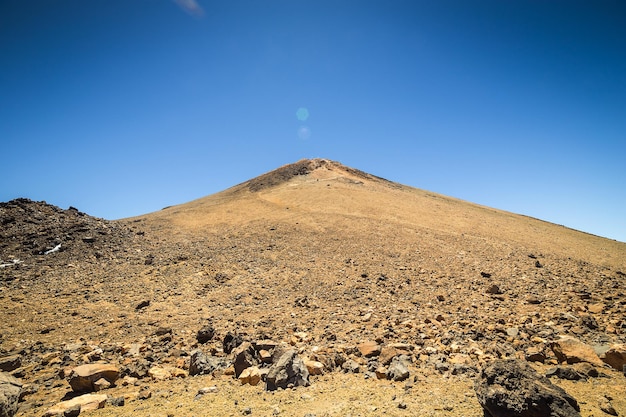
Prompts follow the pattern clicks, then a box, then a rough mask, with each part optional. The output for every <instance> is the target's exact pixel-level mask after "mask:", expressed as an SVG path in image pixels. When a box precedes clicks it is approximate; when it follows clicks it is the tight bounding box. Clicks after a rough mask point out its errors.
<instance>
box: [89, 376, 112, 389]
mask: <svg viewBox="0 0 626 417" xmlns="http://www.w3.org/2000/svg"><path fill="white" fill-rule="evenodd" d="M110 387H111V383H110V382H109V381H107V380H106V379H104V378H100V379H99V380H97V381H96V382H94V383H93V390H94V391H95V392H98V391H102V390H105V389H107V388H110Z"/></svg>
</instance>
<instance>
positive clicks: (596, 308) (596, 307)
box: [587, 303, 606, 314]
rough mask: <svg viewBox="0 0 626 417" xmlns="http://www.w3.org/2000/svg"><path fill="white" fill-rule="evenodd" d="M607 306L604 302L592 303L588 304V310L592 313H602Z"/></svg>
mask: <svg viewBox="0 0 626 417" xmlns="http://www.w3.org/2000/svg"><path fill="white" fill-rule="evenodd" d="M605 308H606V304H604V303H595V304H590V305H589V306H587V310H588V311H589V312H590V313H594V314H600V313H602V312H603V311H604V309H605Z"/></svg>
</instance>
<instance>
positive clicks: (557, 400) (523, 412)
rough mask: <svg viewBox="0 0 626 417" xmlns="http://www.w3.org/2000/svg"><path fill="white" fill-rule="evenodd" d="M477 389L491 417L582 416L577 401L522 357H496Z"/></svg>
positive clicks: (477, 381) (479, 400)
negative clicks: (508, 358)
mask: <svg viewBox="0 0 626 417" xmlns="http://www.w3.org/2000/svg"><path fill="white" fill-rule="evenodd" d="M474 390H475V391H476V396H477V397H478V402H479V403H480V405H481V406H482V407H483V409H484V411H485V415H487V416H492V417H548V416H552V417H580V413H579V411H580V407H579V406H578V402H577V401H576V400H575V399H574V398H573V397H572V396H570V395H569V394H568V393H567V392H565V390H563V389H562V388H561V387H558V386H556V385H554V384H552V383H551V382H550V380H549V379H548V378H546V377H543V376H541V375H539V374H538V373H537V372H536V371H535V370H534V369H533V368H532V367H531V366H530V365H528V364H527V363H526V362H524V361H520V360H496V361H494V362H492V363H491V364H490V365H488V366H486V367H485V368H484V369H483V370H482V371H481V373H480V375H479V376H478V378H477V380H476V382H475V385H474Z"/></svg>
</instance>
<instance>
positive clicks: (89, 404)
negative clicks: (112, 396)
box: [43, 394, 107, 417]
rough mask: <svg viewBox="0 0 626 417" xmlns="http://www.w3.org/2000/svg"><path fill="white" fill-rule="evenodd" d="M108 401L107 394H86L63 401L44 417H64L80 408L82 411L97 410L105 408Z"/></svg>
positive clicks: (49, 410)
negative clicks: (63, 416) (62, 416)
mask: <svg viewBox="0 0 626 417" xmlns="http://www.w3.org/2000/svg"><path fill="white" fill-rule="evenodd" d="M106 401H107V395H106V394H84V395H80V396H78V397H74V398H72V399H71V400H67V401H61V402H60V403H58V404H57V405H55V406H54V407H52V408H50V409H48V411H46V412H45V413H44V415H43V416H44V417H53V416H58V415H64V414H65V413H66V412H67V411H68V410H70V409H72V408H74V407H77V406H78V407H80V411H81V412H82V411H86V410H97V409H98V408H103V407H104V405H105V404H106Z"/></svg>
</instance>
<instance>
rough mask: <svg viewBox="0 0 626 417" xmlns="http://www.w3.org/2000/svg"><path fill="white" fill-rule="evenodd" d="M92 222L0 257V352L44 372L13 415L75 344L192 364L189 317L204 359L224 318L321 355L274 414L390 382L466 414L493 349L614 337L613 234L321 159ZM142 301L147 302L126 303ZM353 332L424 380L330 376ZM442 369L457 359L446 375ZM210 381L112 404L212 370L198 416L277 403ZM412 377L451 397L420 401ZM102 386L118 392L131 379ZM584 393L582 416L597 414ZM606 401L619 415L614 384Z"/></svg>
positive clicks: (347, 351)
mask: <svg viewBox="0 0 626 417" xmlns="http://www.w3.org/2000/svg"><path fill="white" fill-rule="evenodd" d="M65 214H66V216H67V215H69V214H68V213H65ZM70 214H71V213H70ZM101 222H102V223H101V224H100V226H99V227H100V228H101V229H102V228H103V227H104V228H108V229H107V230H116V231H119V233H118V232H115V233H113V232H110V235H111V236H115V239H116V240H115V239H114V240H111V239H109V238H107V239H106V240H104V238H102V239H103V240H102V241H96V242H93V241H90V240H89V239H87V241H85V240H84V239H82V240H79V239H77V238H74V239H72V240H69V239H66V238H63V236H61V237H59V239H60V241H62V242H61V243H62V248H64V250H65V252H55V253H50V254H48V255H42V254H38V255H36V256H35V255H33V256H34V258H33V259H30V260H29V262H24V263H23V264H20V265H17V266H13V265H12V266H7V267H5V268H3V269H1V270H0V274H2V275H0V277H2V278H3V286H2V292H1V293H0V296H1V297H2V301H3V309H2V310H1V311H0V320H1V322H2V323H3V324H2V325H1V326H2V327H1V333H2V335H3V338H2V340H1V343H2V344H1V348H2V349H3V351H4V352H5V354H11V353H15V352H20V353H19V354H21V355H22V356H23V357H24V362H25V363H28V364H31V365H32V368H29V370H28V371H25V372H24V378H25V379H26V380H28V381H33V382H35V383H39V384H48V385H49V387H48V388H50V390H46V392H45V393H44V392H43V390H40V391H38V392H37V393H35V394H33V395H32V396H30V397H26V398H31V399H30V400H28V401H27V402H26V403H25V405H24V406H23V413H24V414H25V415H31V414H32V415H38V414H41V411H42V410H43V409H44V408H45V407H47V406H49V405H51V403H53V402H54V401H58V399H59V398H60V396H62V395H63V393H64V392H65V391H67V389H68V388H67V383H66V382H65V381H63V380H62V379H59V378H58V377H57V376H56V375H57V373H58V368H59V367H60V368H63V367H68V366H71V365H75V364H77V363H81V362H82V361H85V360H86V359H85V358H84V357H82V356H81V355H80V354H74V351H72V350H71V349H77V350H78V351H79V352H83V351H90V349H92V348H94V349H96V348H100V349H102V350H103V353H102V354H101V359H102V360H106V361H109V362H114V363H120V364H123V363H126V364H127V363H129V361H130V362H132V361H134V360H136V359H133V358H134V357H133V356H132V355H131V354H130V353H129V350H128V349H130V348H128V349H127V348H126V347H124V346H131V345H133V344H138V345H140V346H143V348H142V349H143V350H142V352H144V353H145V352H147V353H145V354H142V355H143V356H142V357H149V359H150V360H149V362H150V364H151V365H152V366H157V365H158V366H164V365H166V364H170V365H173V364H178V365H181V366H188V360H189V356H188V355H189V354H190V352H191V351H192V350H193V349H195V348H196V347H198V346H197V342H196V340H195V333H196V331H197V330H198V329H200V328H201V327H202V326H204V325H206V324H207V323H209V322H210V323H211V324H212V325H213V327H214V328H215V330H216V335H215V337H214V338H213V340H212V341H211V342H209V343H208V344H207V345H204V346H201V348H202V349H204V350H206V351H209V352H212V353H213V354H214V355H217V356H220V355H222V353H221V350H222V346H221V339H222V338H223V337H224V335H225V334H226V333H227V332H232V333H237V334H240V335H241V336H242V337H243V338H244V339H247V340H259V339H272V340H274V341H276V342H288V343H291V344H293V345H294V346H295V347H296V348H298V349H299V351H300V353H301V354H302V355H303V356H307V357H311V358H313V359H316V360H318V361H321V362H323V363H324V364H325V365H326V371H327V372H328V373H327V375H325V376H324V377H320V378H319V379H318V380H317V384H319V385H316V382H315V380H314V386H313V387H311V388H310V390H314V391H312V393H311V394H310V396H311V397H313V398H315V401H312V402H311V403H310V404H309V403H306V401H305V403H306V404H300V403H299V400H297V399H298V398H300V399H301V394H299V393H294V394H293V396H291V397H290V396H289V393H281V394H280V395H281V396H282V397H281V401H282V402H281V405H280V407H279V408H281V409H282V410H283V411H282V413H283V415H305V414H306V412H318V413H319V414H317V415H346V412H347V411H346V410H348V409H350V408H351V407H352V408H353V409H354V410H358V411H355V412H356V413H360V414H362V415H369V414H368V413H371V415H377V414H378V413H377V410H378V411H380V410H386V411H385V412H386V413H388V414H390V415H396V414H397V415H406V412H405V411H404V410H403V409H398V408H397V407H396V404H395V402H393V401H392V400H391V399H390V398H391V397H392V396H395V397H396V398H399V397H400V396H402V398H404V401H405V402H406V404H409V406H410V407H412V409H413V411H414V412H415V411H416V407H423V410H424V412H423V414H424V415H428V414H429V413H430V415H436V414H438V413H441V414H442V415H450V413H452V415H479V414H478V413H479V412H480V409H479V407H477V403H476V401H475V398H473V397H472V395H471V378H472V376H473V373H474V372H475V369H477V368H478V367H480V366H482V365H483V364H484V363H486V362H488V361H489V360H491V359H493V358H496V357H517V356H521V357H523V356H524V352H526V351H527V350H528V349H530V348H539V349H543V350H544V351H545V352H546V355H547V357H548V358H547V364H548V365H550V364H555V363H556V362H555V360H556V359H555V358H554V355H552V354H551V352H550V349H549V347H548V346H549V342H550V341H551V340H554V339H556V338H557V336H559V335H571V336H575V337H577V338H579V339H580V340H582V341H584V342H585V343H588V344H590V345H595V346H596V347H597V348H598V349H604V348H606V347H607V346H608V345H610V344H612V343H617V342H622V343H623V342H625V341H626V338H625V336H624V331H625V330H626V321H625V320H624V317H625V315H626V297H625V295H624V282H625V275H624V272H626V244H624V243H620V242H616V241H611V240H608V239H603V238H600V237H597V236H592V235H589V234H585V233H581V232H577V231H574V230H570V229H567V228H564V227H562V226H557V225H553V224H550V223H546V222H543V221H540V220H536V219H532V218H528V217H525V216H520V215H515V214H512V213H507V212H503V211H499V210H494V209H490V208H487V207H481V206H478V205H474V204H471V203H467V202H464V201H460V200H456V199H452V198H448V197H444V196H441V195H437V194H434V193H430V192H426V191H422V190H418V189H414V188H410V187H406V186H402V185H400V184H396V183H393V182H390V181H387V180H384V179H381V178H378V177H375V176H372V175H370V174H367V173H363V172H361V171H358V170H354V169H351V168H347V167H344V166H342V165H341V164H338V163H336V162H332V161H327V160H304V161H300V162H298V163H296V164H291V165H287V166H285V167H282V168H279V169H278V170H276V171H272V172H270V173H268V174H265V175H263V176H260V177H258V178H255V179H253V180H250V181H248V182H245V183H242V184H239V185H237V186H235V187H232V188H230V189H228V190H225V191H223V192H221V193H218V194H215V195H212V196H209V197H205V198H202V199H199V200H196V201H193V202H190V203H187V204H183V205H179V206H174V207H170V208H167V209H164V210H162V211H160V212H156V213H151V214H147V215H145V216H141V217H138V218H134V219H127V220H122V221H118V222H105V221H101ZM54 230H56V229H54ZM81 233H87V234H93V233H91V231H89V232H81ZM103 236H105V235H103ZM106 236H109V235H106ZM86 237H88V238H89V237H90V236H86ZM20 238H21V237H19V236H18V237H17V239H18V240H19V239H20ZM3 239H4V237H3ZM55 242H56V241H55ZM78 242H79V243H80V245H81V246H80V250H79V251H76V250H75V249H76V245H78ZM110 242H117V244H118V245H119V247H117V248H115V250H114V248H113V247H112V246H111V243H110ZM95 244H100V245H101V247H100V249H98V251H97V252H98V253H99V257H98V256H96V255H95V253H96V250H95V249H94V248H93V246H94V245H95ZM90 245H91V246H90ZM18 246H19V245H18ZM18 246H15V245H13V246H11V247H12V248H13V249H12V251H13V252H17V251H19V247H18ZM103 248H104V249H103ZM0 249H1V248H0ZM46 250H47V249H46ZM103 254H104V256H103ZM9 255H11V257H12V256H15V253H10V254H9V253H7V252H6V251H5V252H0V259H2V260H3V261H5V262H6V261H10V259H9V257H10V256H9ZM494 285H496V286H497V287H498V290H499V291H495V292H494V291H492V290H491V289H492V288H493V286H494ZM144 301H146V302H147V301H149V305H148V306H146V307H143V308H137V307H138V306H139V305H140V304H141V303H142V302H144ZM143 304H145V303H143ZM159 328H167V329H170V330H171V337H169V339H170V340H168V341H167V342H163V341H162V339H161V338H162V335H161V336H159V335H158V333H160V332H159V331H158V329H159ZM367 340H372V341H377V342H378V343H379V344H380V345H383V346H391V345H392V344H394V343H401V344H403V345H405V346H406V348H407V349H409V350H410V351H411V356H412V359H413V367H414V368H413V369H412V372H414V376H415V377H416V380H417V381H421V383H420V382H416V383H415V384H414V386H415V388H412V387H413V385H412V386H411V387H409V388H405V387H404V388H403V385H402V384H397V385H393V384H392V385H391V386H389V388H388V389H389V390H390V391H385V389H386V388H383V387H384V386H388V385H389V382H386V383H383V382H377V381H363V383H364V384H365V383H367V384H378V385H368V386H367V388H363V389H364V390H365V391H362V392H366V391H367V392H370V391H368V390H371V392H372V394H369V395H368V396H366V397H363V396H359V395H358V394H357V393H354V392H353V391H351V390H352V389H353V388H352V387H353V384H354V380H353V378H354V376H351V375H350V376H345V375H342V374H341V373H337V369H335V368H336V367H340V364H339V363H340V362H341V361H340V360H339V359H337V358H341V357H344V358H346V359H347V358H350V359H353V360H355V361H356V362H361V365H362V366H363V367H364V368H366V366H367V360H365V359H364V358H362V357H360V356H359V354H358V351H357V350H356V349H355V346H356V345H357V344H359V343H361V342H363V341H367ZM77 341H78V345H76V342H77ZM68 346H70V348H71V349H70V348H68ZM76 346H79V347H76ZM46 355H48V356H49V355H53V356H54V355H56V356H55V357H58V358H59V360H58V362H57V363H56V366H57V368H56V370H55V368H54V367H52V368H50V367H49V366H47V365H42V363H43V362H42V358H47V356H46ZM337 355H340V356H337ZM47 360H48V359H46V361H47ZM46 363H48V362H46ZM185 364H186V365H185ZM457 365H459V366H461V365H462V366H461V367H460V368H458V369H463V371H459V372H453V370H454V369H457V368H455V366H457ZM29 366H30V365H29ZM537 366H538V367H541V366H543V365H537ZM333 369H335V371H334V372H331V371H333ZM473 369H474V370H473ZM605 372H606V373H607V375H609V376H611V378H619V374H617V375H618V376H615V375H614V374H612V373H611V372H612V371H611V370H609V369H607V370H605ZM453 373H454V375H453ZM46 378H47V379H46ZM207 378H209V377H207ZM210 378H213V379H208V380H206V379H200V380H198V379H196V378H189V379H186V380H185V382H184V383H177V382H172V381H163V382H154V384H155V385H154V386H155V387H156V388H154V389H155V392H160V391H159V390H161V391H163V392H165V394H163V395H162V396H159V395H156V396H155V398H153V399H151V400H146V401H145V402H143V403H142V402H138V403H136V404H135V403H134V402H133V403H132V404H135V405H134V406H132V408H129V407H128V406H127V407H124V408H122V409H120V410H119V412H120V414H119V415H122V414H125V415H128V413H129V410H133V413H136V414H137V415H149V414H151V411H150V410H154V408H151V407H156V406H157V405H158V404H160V407H162V408H163V407H164V408H167V409H169V408H171V409H172V410H175V409H176V407H177V405H176V404H179V403H181V404H182V406H181V407H182V408H183V409H184V410H187V411H185V413H194V412H197V411H198V410H199V409H197V408H194V407H195V405H194V403H193V402H192V399H193V395H195V392H196V391H195V390H197V388H198V387H197V386H199V385H213V384H218V385H219V384H222V385H220V386H223V388H222V389H223V393H224V396H223V398H222V397H220V398H221V399H220V400H217V399H216V400H211V401H213V403H215V404H213V403H212V404H213V406H215V407H223V408H220V409H219V410H221V411H220V412H219V413H217V412H216V413H215V414H213V415H230V414H232V415H235V414H234V413H239V412H241V403H242V402H245V403H247V404H250V405H251V407H252V408H253V409H255V407H256V409H257V410H266V411H267V412H261V415H268V414H271V413H272V412H273V411H272V410H273V409H272V408H271V407H269V408H267V407H266V406H268V404H269V403H271V401H272V399H271V398H266V397H263V396H261V397H258V396H256V395H257V394H258V393H259V391H260V389H259V390H255V389H254V388H253V387H246V388H245V389H236V388H235V387H233V386H231V385H232V384H233V380H232V377H220V376H214V377H210ZM449 378H452V380H453V381H454V382H453V384H452V385H450V384H449V382H447V381H448V379H449ZM622 379H623V377H622ZM359 380H362V377H361V379H359ZM37 381H39V382H37ZM607 381H609V380H607ZM610 381H611V383H610V384H609V383H608V382H607V384H608V385H607V384H604V381H601V383H596V382H588V383H587V382H584V383H583V382H581V383H580V385H579V386H574V387H573V388H571V389H572V390H574V391H575V392H574V394H575V393H576V392H579V393H580V395H582V396H583V398H585V399H586V398H587V397H589V396H591V395H594V394H593V392H594V391H593V389H591V388H590V387H591V386H592V385H591V384H595V385H596V390H601V389H604V390H606V393H607V394H611V395H612V396H613V397H616V396H617V397H619V398H623V397H624V396H620V395H619V393H620V392H622V393H623V392H624V386H625V385H624V382H623V381H622V380H619V379H610ZM616 381H617V382H616ZM585 384H588V385H585ZM620 384H621V385H620ZM599 386H601V387H604V388H598V387H599ZM609 386H610V387H611V388H607V387H609ZM420 387H421V388H420ZM342 389H344V390H345V391H344V393H345V394H346V396H354V397H355V398H357V397H358V400H355V401H356V403H355V404H356V405H355V404H352V405H350V404H345V407H344V406H342V405H341V403H340V402H338V401H339V400H338V399H336V398H335V399H331V397H332V396H331V395H330V394H329V392H333V393H337V392H339V393H341V392H342V391H341V390H342ZM412 389H413V390H414V391H415V390H418V391H419V390H420V389H428V390H430V392H439V393H441V394H440V395H441V398H446V400H445V401H443V400H442V401H443V402H436V401H435V402H431V403H428V402H427V401H426V400H425V399H424V398H423V397H422V396H420V395H421V394H420V395H418V394H415V393H413V394H412V392H414V391H411V390H412ZM116 390H119V391H116V392H120V393H125V394H128V395H129V396H130V397H129V398H132V395H134V394H132V393H133V392H134V393H136V391H137V390H138V388H135V387H133V386H130V387H119V388H116ZM181 390H182V391H181ZM468 390H469V392H470V393H469V394H468ZM620 390H621V391H620ZM609 391H610V392H609ZM389 392H393V394H391V395H387V393H389ZM420 392H421V391H420ZM374 393H377V394H374ZM444 393H445V394H444ZM264 395H267V394H264ZM338 395H339V394H338ZM433 395H434V394H433ZM283 397H284V398H283ZM448 397H450V398H448ZM617 397H616V398H617ZM589 398H590V399H589V400H588V401H590V402H589V405H588V406H586V407H587V408H588V409H589V410H590V411H589V413H591V412H599V411H598V410H597V407H596V408H594V407H595V405H592V404H591V401H592V400H591V397H589ZM237 399H238V400H237ZM235 400H237V404H234V405H233V402H234V401H235ZM150 401H153V402H152V403H151V402H150ZM159 401H160V403H159ZM220 401H222V402H221V403H220ZM359 401H360V403H359ZM593 401H595V400H593ZM620 401H621V402H620ZM217 403H220V404H221V405H220V404H217ZM443 403H446V404H448V403H452V404H453V405H452V406H449V405H445V404H443ZM168 404H169V405H168ZM263 404H264V405H263ZM358 404H361V405H358ZM593 404H595V402H594V403H593ZM615 405H616V406H619V407H622V408H621V410H622V411H621V412H626V409H625V408H624V407H625V406H626V405H625V404H624V402H623V400H618V402H617V403H616V404H615ZM168 407H169V408H168ZM263 407H266V408H263ZM342 407H343V408H342ZM450 407H452V408H451V410H452V411H451V410H448V408H450ZM200 409H202V405H201V404H200ZM105 410H107V411H106V412H105V414H106V413H112V414H114V413H116V412H117V411H116V409H112V408H110V407H109V408H106V409H105ZM142 410H143V411H142ZM301 410H307V411H306V412H301ZM103 412H104V411H103ZM403 413H404V414H403Z"/></svg>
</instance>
